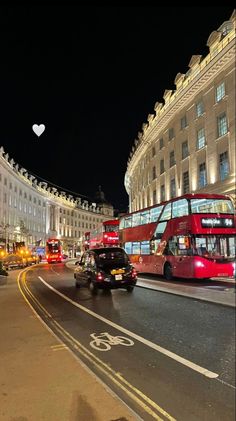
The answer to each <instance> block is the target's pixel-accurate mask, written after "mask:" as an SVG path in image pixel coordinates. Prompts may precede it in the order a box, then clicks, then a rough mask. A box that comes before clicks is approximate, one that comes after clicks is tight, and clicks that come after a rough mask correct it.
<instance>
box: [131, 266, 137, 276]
mask: <svg viewBox="0 0 236 421" xmlns="http://www.w3.org/2000/svg"><path fill="white" fill-rule="evenodd" d="M131 276H132V278H137V271H136V270H135V269H134V268H133V269H132V272H131Z"/></svg>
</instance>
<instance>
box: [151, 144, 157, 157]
mask: <svg viewBox="0 0 236 421" xmlns="http://www.w3.org/2000/svg"><path fill="white" fill-rule="evenodd" d="M155 155H156V148H155V146H153V148H152V157H154V156H155Z"/></svg>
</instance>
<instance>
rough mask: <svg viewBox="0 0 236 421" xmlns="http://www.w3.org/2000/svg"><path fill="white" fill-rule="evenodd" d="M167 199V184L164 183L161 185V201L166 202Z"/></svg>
mask: <svg viewBox="0 0 236 421" xmlns="http://www.w3.org/2000/svg"><path fill="white" fill-rule="evenodd" d="M164 200H165V185H164V184H162V186H161V202H164Z"/></svg>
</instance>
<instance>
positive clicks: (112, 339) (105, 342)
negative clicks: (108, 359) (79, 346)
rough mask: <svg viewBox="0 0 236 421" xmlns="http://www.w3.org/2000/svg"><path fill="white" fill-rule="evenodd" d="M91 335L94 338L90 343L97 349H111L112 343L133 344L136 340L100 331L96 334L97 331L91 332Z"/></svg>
mask: <svg viewBox="0 0 236 421" xmlns="http://www.w3.org/2000/svg"><path fill="white" fill-rule="evenodd" d="M90 336H91V337H92V338H93V340H92V341H91V342H90V343H89V345H90V346H91V347H92V348H94V349H96V350H97V351H110V350H111V345H124V346H133V345H134V341H132V340H131V339H129V338H125V337H123V336H112V335H110V334H109V333H108V332H103V333H100V335H97V336H96V333H91V334H90Z"/></svg>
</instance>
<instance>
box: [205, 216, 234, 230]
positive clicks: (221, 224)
mask: <svg viewBox="0 0 236 421" xmlns="http://www.w3.org/2000/svg"><path fill="white" fill-rule="evenodd" d="M202 227H209V228H210V227H211V228H233V227H234V221H233V219H232V218H202Z"/></svg>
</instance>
